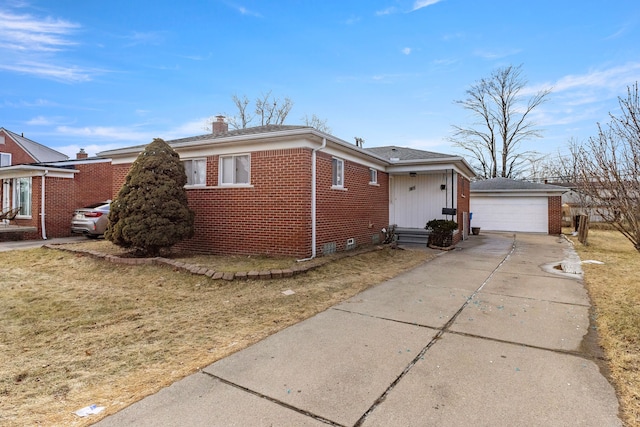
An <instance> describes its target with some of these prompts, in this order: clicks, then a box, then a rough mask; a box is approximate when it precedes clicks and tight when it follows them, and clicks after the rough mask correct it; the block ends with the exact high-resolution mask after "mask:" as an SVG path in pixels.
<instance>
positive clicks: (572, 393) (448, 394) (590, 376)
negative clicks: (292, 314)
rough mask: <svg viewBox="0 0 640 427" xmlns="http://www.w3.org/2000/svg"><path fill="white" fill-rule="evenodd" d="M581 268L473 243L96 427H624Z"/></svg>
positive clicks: (536, 253) (525, 246) (547, 242)
mask: <svg viewBox="0 0 640 427" xmlns="http://www.w3.org/2000/svg"><path fill="white" fill-rule="evenodd" d="M571 257H575V254H574V253H573V252H572V249H571V248H570V246H569V244H568V243H567V242H566V241H564V240H563V239H559V238H558V237H552V236H542V235H518V236H517V237H516V238H514V236H513V235H508V234H487V233H484V234H482V235H479V236H471V238H470V239H469V240H467V241H465V242H463V243H460V244H459V245H458V248H457V249H456V250H454V251H451V252H447V253H443V254H442V255H441V256H439V257H437V258H436V259H435V260H433V261H430V262H428V263H426V264H424V265H422V266H420V267H418V268H416V269H414V270H411V271H409V272H407V273H405V274H403V275H401V276H398V277H396V278H394V279H392V280H389V281H387V282H385V283H383V284H381V285H379V286H376V287H375V288H372V289H369V290H367V291H365V292H363V293H361V294H359V295H357V296H355V297H353V298H351V299H350V300H348V301H345V302H344V303H341V304H339V305H336V306H334V307H332V308H331V309H329V310H327V311H325V312H323V313H320V314H318V315H317V316H314V317H313V318H311V319H308V320H306V321H304V322H301V323H299V324H297V325H294V326H292V327H290V328H288V329H285V330H283V331H281V332H279V333H277V334H275V335H272V336H271V337H269V338H267V339H265V340H263V341H261V342H259V343H257V344H256V345H253V346H251V347H249V348H247V349H245V350H242V351H239V352H238V353H235V354H233V355H231V356H229V357H227V358H225V359H222V360H220V361H218V362H216V363H214V364H212V365H210V366H209V367H207V368H205V369H203V370H202V371H201V372H199V373H197V374H194V375H191V376H189V377H187V378H185V379H183V380H181V381H179V382H177V383H175V384H173V385H172V386H170V387H168V388H166V389H164V390H162V391H160V392H159V393H157V394H155V395H153V396H149V397H147V398H146V399H143V400H142V401H140V402H138V403H136V404H134V405H132V406H130V407H128V408H126V409H124V410H123V411H121V412H119V413H117V414H115V415H113V416H111V417H108V418H106V419H104V420H102V421H101V422H100V423H98V424H97V425H99V426H103V427H104V426H125V425H135V426H170V425H175V426H186V425H189V426H322V425H334V426H428V425H435V426H467V425H475V426H485V425H486V426H496V425H497V426H503V425H510V426H511V425H527V426H536V425H537V426H567V425H572V426H574V425H580V426H598V427H601V426H620V425H622V423H621V421H620V420H619V418H618V402H617V399H616V396H615V392H614V390H613V388H612V387H611V385H610V384H609V383H608V382H607V380H606V379H605V378H604V377H603V376H602V375H601V373H600V371H599V368H598V365H597V364H596V363H595V361H594V356H593V354H591V352H590V350H589V346H588V345H586V344H585V340H584V337H585V335H586V334H587V332H588V331H589V328H590V325H589V299H588V297H587V293H586V291H585V289H584V287H583V286H582V283H581V281H580V276H579V275H571V274H563V273H561V272H559V271H558V270H556V269H554V268H553V266H554V265H558V264H560V262H561V261H563V260H564V259H567V258H571ZM556 272H557V273H556Z"/></svg>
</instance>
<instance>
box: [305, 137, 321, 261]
mask: <svg viewBox="0 0 640 427" xmlns="http://www.w3.org/2000/svg"><path fill="white" fill-rule="evenodd" d="M326 146H327V138H322V145H321V146H320V147H318V148H314V149H313V150H312V151H311V257H310V258H304V259H299V260H298V262H303V261H310V260H312V259H314V258H315V257H316V252H317V251H316V238H317V237H316V228H317V227H316V198H317V197H316V175H317V174H316V157H317V154H316V153H317V152H318V151H320V150H323V149H324V148H325V147H326Z"/></svg>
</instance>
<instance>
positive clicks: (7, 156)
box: [0, 153, 11, 167]
mask: <svg viewBox="0 0 640 427" xmlns="http://www.w3.org/2000/svg"><path fill="white" fill-rule="evenodd" d="M5 166H11V153H0V167H5Z"/></svg>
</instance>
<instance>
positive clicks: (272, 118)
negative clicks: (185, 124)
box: [204, 91, 293, 131]
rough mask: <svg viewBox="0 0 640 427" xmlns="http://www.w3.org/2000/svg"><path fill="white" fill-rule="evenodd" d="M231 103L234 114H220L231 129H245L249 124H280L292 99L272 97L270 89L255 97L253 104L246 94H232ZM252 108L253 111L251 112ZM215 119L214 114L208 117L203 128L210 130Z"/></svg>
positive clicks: (284, 118)
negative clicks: (233, 107)
mask: <svg viewBox="0 0 640 427" xmlns="http://www.w3.org/2000/svg"><path fill="white" fill-rule="evenodd" d="M231 100H232V101H233V105H234V106H235V114H228V113H222V114H220V115H222V116H225V117H226V118H227V123H229V126H230V127H231V128H232V129H246V128H248V127H251V126H265V125H271V124H273V125H281V124H283V123H284V121H285V120H286V119H287V116H288V115H289V112H290V111H291V108H292V107H293V101H291V99H290V98H289V97H285V98H284V99H282V100H281V99H279V98H274V97H273V96H272V95H271V91H269V92H267V93H266V94H262V96H261V97H259V98H256V100H255V104H254V105H253V107H252V106H251V101H250V100H249V98H248V97H247V96H246V95H242V97H240V96H238V95H233V96H232V97H231ZM252 110H253V113H252ZM215 120H216V118H215V116H212V117H209V119H207V122H206V124H205V125H204V129H205V130H207V131H211V126H212V123H213V122H214V121H215ZM256 120H259V121H260V123H259V124H254V121H256Z"/></svg>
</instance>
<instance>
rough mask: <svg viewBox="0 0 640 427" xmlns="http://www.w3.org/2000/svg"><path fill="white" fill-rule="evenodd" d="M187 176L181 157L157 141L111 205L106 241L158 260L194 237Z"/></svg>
mask: <svg viewBox="0 0 640 427" xmlns="http://www.w3.org/2000/svg"><path fill="white" fill-rule="evenodd" d="M186 183H187V176H186V174H185V171H184V166H183V164H182V163H181V162H180V157H179V156H178V153H176V152H175V151H174V150H173V149H172V148H171V147H170V146H169V144H167V143H166V142H164V141H163V140H162V139H160V138H156V139H154V140H153V142H152V143H151V144H149V145H147V147H146V148H145V150H144V151H143V152H142V153H141V154H140V155H139V156H138V158H137V159H136V161H135V162H134V163H133V166H132V167H131V170H130V171H129V174H128V175H127V178H126V181H125V183H124V185H123V186H122V188H121V189H120V192H119V193H118V196H117V197H116V198H115V200H114V201H113V202H112V203H111V211H110V213H109V226H108V228H107V231H106V232H105V238H106V239H108V240H110V241H112V242H113V243H114V244H116V245H118V246H121V247H123V248H132V249H135V250H136V251H138V252H140V253H141V254H143V255H145V256H157V255H158V254H159V253H160V249H162V248H167V247H171V246H173V245H174V244H176V243H178V242H179V241H181V240H183V239H185V238H189V237H192V236H193V222H194V217H195V214H194V213H193V211H192V210H191V209H189V205H188V202H187V193H186V191H185V189H184V186H185V184H186Z"/></svg>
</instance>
